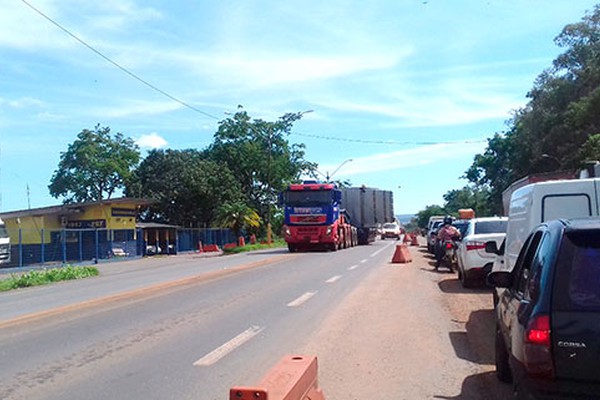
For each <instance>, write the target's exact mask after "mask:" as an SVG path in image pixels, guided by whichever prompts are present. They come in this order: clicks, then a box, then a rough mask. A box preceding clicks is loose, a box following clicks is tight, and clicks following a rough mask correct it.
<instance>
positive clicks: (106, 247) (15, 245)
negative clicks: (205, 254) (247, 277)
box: [0, 228, 236, 268]
mask: <svg viewBox="0 0 600 400" xmlns="http://www.w3.org/2000/svg"><path fill="white" fill-rule="evenodd" d="M25 238H27V240H25ZM36 238H37V240H33V239H36ZM28 241H29V242H34V243H28ZM235 241H236V238H235V235H234V234H233V232H231V230H230V229H218V228H203V229H178V230H177V231H176V237H175V238H171V239H170V242H169V239H165V240H163V242H161V243H154V242H153V243H146V242H145V241H144V233H143V231H142V229H137V230H133V229H61V230H51V231H45V230H44V229H42V230H39V231H35V232H32V231H27V230H24V229H19V230H18V232H17V235H15V237H12V236H11V261H10V262H9V263H5V264H1V265H0V268H1V267H22V266H25V265H33V264H53V263H63V264H64V263H83V262H92V263H97V262H101V261H107V260H115V259H123V258H128V257H142V256H145V255H153V254H176V253H179V252H190V251H197V250H198V246H199V244H200V243H202V244H203V245H206V244H216V245H218V246H223V245H224V244H226V243H234V242H235Z"/></svg>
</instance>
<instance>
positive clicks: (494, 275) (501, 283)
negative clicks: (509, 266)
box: [485, 271, 513, 288]
mask: <svg viewBox="0 0 600 400" xmlns="http://www.w3.org/2000/svg"><path fill="white" fill-rule="evenodd" d="M485 283H486V284H487V285H488V286H491V287H497V288H508V287H511V286H512V284H513V274H511V273H510V272H508V271H494V272H490V273H489V274H487V277H486V278H485Z"/></svg>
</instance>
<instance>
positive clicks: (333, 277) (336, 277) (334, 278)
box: [325, 275, 342, 283]
mask: <svg viewBox="0 0 600 400" xmlns="http://www.w3.org/2000/svg"><path fill="white" fill-rule="evenodd" d="M341 277H342V276H341V275H335V276H332V277H331V278H329V279H327V280H326V281H325V283H333V282H335V281H337V280H338V279H340V278H341Z"/></svg>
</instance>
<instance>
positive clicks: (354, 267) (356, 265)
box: [348, 264, 358, 271]
mask: <svg viewBox="0 0 600 400" xmlns="http://www.w3.org/2000/svg"><path fill="white" fill-rule="evenodd" d="M356 268H358V264H354V265H353V266H351V267H348V271H352V270H353V269H356Z"/></svg>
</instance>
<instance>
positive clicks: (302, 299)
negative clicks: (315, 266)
mask: <svg viewBox="0 0 600 400" xmlns="http://www.w3.org/2000/svg"><path fill="white" fill-rule="evenodd" d="M315 294H317V292H306V293H304V294H303V295H302V296H300V297H298V298H297V299H296V300H294V301H291V302H289V303H288V304H287V306H288V307H298V306H300V305H302V304H304V303H306V302H307V301H308V300H309V299H310V298H311V297H313V296H314V295H315Z"/></svg>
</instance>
